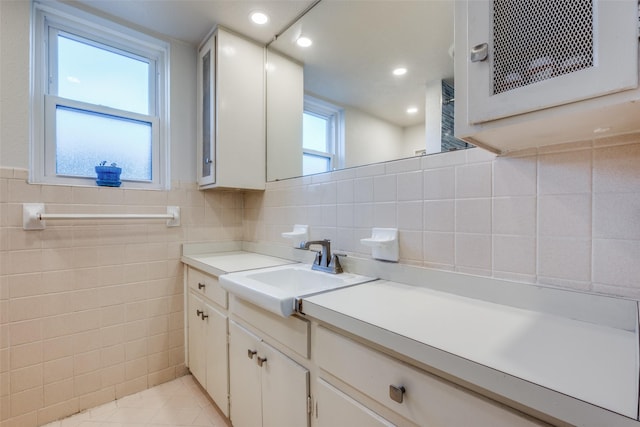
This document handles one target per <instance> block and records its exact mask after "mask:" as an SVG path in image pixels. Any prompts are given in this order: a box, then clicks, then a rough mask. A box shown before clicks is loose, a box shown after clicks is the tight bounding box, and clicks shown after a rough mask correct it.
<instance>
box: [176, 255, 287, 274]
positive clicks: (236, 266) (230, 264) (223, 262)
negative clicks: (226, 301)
mask: <svg viewBox="0 0 640 427" xmlns="http://www.w3.org/2000/svg"><path fill="white" fill-rule="evenodd" d="M181 260H182V262H183V263H185V264H187V265H189V266H191V267H195V268H197V269H198V270H201V271H204V272H205V273H209V274H212V275H214V276H216V277H217V276H220V275H222V274H225V273H232V272H236V271H244V270H255V269H257V268H265V267H275V266H278V265H284V264H293V263H295V262H294V261H290V260H287V259H283V258H276V257H272V256H269V255H262V254H256V253H253V252H245V251H232V252H220V253H203V254H190V255H183V256H182V259H181Z"/></svg>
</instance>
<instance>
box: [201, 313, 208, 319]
mask: <svg viewBox="0 0 640 427" xmlns="http://www.w3.org/2000/svg"><path fill="white" fill-rule="evenodd" d="M200 317H201V318H202V320H204V319H207V318H208V317H209V315H208V314H204V311H203V312H201V313H200Z"/></svg>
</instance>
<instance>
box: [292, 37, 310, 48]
mask: <svg viewBox="0 0 640 427" xmlns="http://www.w3.org/2000/svg"><path fill="white" fill-rule="evenodd" d="M296 43H298V46H300V47H309V46H311V45H312V44H313V42H312V41H311V39H310V38H309V37H305V36H300V37H298V40H296Z"/></svg>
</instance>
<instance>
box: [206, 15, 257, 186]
mask: <svg viewBox="0 0 640 427" xmlns="http://www.w3.org/2000/svg"><path fill="white" fill-rule="evenodd" d="M264 55H265V53H264V47H263V46H260V45H258V44H256V43H254V42H252V41H250V40H247V39H245V38H243V37H242V36H239V35H236V34H234V33H232V32H230V31H227V30H225V29H223V28H220V27H218V28H216V29H215V30H214V32H213V33H212V34H211V35H210V36H209V37H208V38H207V39H206V40H205V41H204V42H203V43H202V45H201V46H200V49H199V51H198V120H197V135H198V139H197V143H198V147H197V157H198V158H197V168H196V170H197V179H198V185H199V186H200V188H201V189H208V188H233V189H248V190H264V188H265V179H266V171H265V164H266V154H265V151H266V148H265V76H264Z"/></svg>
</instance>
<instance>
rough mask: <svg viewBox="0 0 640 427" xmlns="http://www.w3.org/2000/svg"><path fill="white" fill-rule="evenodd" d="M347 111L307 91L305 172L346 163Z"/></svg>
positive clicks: (303, 168) (304, 117) (332, 167)
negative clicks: (345, 114)
mask: <svg viewBox="0 0 640 427" xmlns="http://www.w3.org/2000/svg"><path fill="white" fill-rule="evenodd" d="M343 129H344V112H343V110H342V109H341V108H339V107H337V106H335V105H332V104H330V103H328V102H325V101H322V100H320V99H317V98H314V97H312V96H309V95H306V96H305V99H304V113H303V121H302V172H303V175H308V174H314V173H322V172H328V171H331V170H334V169H337V168H339V167H340V165H342V164H344V149H343V147H344V144H343V141H344V137H343V134H344V131H343Z"/></svg>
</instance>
